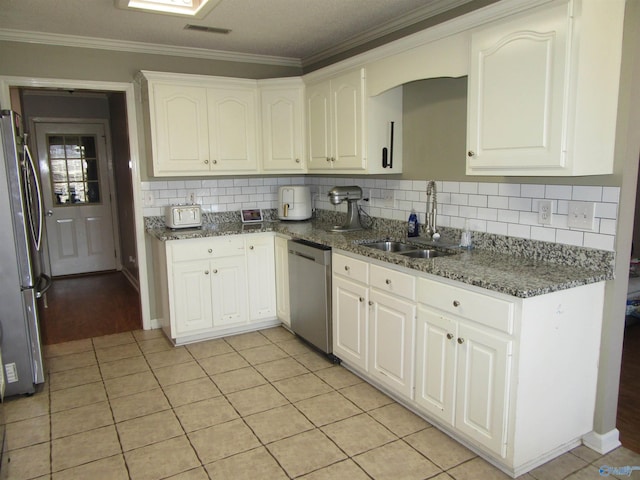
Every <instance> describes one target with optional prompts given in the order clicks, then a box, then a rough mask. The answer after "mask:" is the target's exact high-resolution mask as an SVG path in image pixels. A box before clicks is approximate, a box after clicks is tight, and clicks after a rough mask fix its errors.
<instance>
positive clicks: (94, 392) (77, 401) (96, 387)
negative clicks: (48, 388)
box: [50, 382, 107, 413]
mask: <svg viewBox="0 0 640 480" xmlns="http://www.w3.org/2000/svg"><path fill="white" fill-rule="evenodd" d="M50 395H51V412H52V413H54V412H61V411H62V410H69V409H70V408H76V407H81V406H83V405H89V404H92V403H98V402H103V401H105V400H106V399H107V394H106V393H105V391H104V386H103V384H102V382H96V383H88V384H86V385H80V386H78V387H72V388H65V389H64V390H57V391H55V392H51V394H50Z"/></svg>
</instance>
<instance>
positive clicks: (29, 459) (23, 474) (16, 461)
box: [2, 442, 51, 480]
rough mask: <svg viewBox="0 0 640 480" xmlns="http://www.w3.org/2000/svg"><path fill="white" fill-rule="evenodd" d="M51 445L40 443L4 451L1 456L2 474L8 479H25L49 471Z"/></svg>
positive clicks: (47, 473) (45, 474) (43, 474)
mask: <svg viewBox="0 0 640 480" xmlns="http://www.w3.org/2000/svg"><path fill="white" fill-rule="evenodd" d="M50 451H51V446H50V445H49V443H48V442H47V443H41V444H39V445H33V446H31V447H25V448H20V449H18V450H13V451H12V452H10V453H6V454H5V455H3V457H2V476H3V478H7V479H10V480H27V479H32V478H38V477H40V476H46V477H45V478H48V475H49V473H51V454H50Z"/></svg>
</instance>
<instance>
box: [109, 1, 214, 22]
mask: <svg viewBox="0 0 640 480" xmlns="http://www.w3.org/2000/svg"><path fill="white" fill-rule="evenodd" d="M220 1H221V0H115V4H116V7H118V8H123V9H128V10H138V11H144V12H151V13H161V14H165V15H177V16H181V17H193V18H204V17H206V16H207V15H208V14H209V12H211V10H212V9H213V7H215V6H216V5H218V3H220Z"/></svg>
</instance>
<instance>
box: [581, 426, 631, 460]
mask: <svg viewBox="0 0 640 480" xmlns="http://www.w3.org/2000/svg"><path fill="white" fill-rule="evenodd" d="M582 443H584V445H585V446H587V447H589V448H590V449H591V450H595V451H596V452H598V453H599V454H601V455H604V454H605V453H609V452H610V451H611V450H614V449H616V448H618V447H619V446H620V445H622V444H621V443H620V432H619V431H618V429H617V428H614V429H613V430H611V431H609V432H607V433H596V432H589V433H587V434H586V435H585V436H584V437H582Z"/></svg>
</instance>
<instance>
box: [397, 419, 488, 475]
mask: <svg viewBox="0 0 640 480" xmlns="http://www.w3.org/2000/svg"><path fill="white" fill-rule="evenodd" d="M405 441H406V442H407V443H408V444H409V445H411V446H412V447H413V448H415V449H416V450H418V451H419V452H420V453H422V454H423V455H424V456H425V457H427V458H428V459H429V460H431V461H432V462H433V463H435V464H436V465H438V466H439V467H440V468H441V469H443V470H449V469H450V468H453V467H455V466H456V465H460V464H461V463H463V462H466V461H468V460H470V459H472V458H474V457H475V456H476V454H475V453H473V452H472V451H471V450H469V449H467V448H466V447H464V446H463V445H461V444H459V443H458V442H456V441H455V440H454V439H452V438H451V437H450V436H448V435H446V434H444V433H442V432H441V431H440V430H438V429H437V428H427V429H425V430H421V431H419V432H417V433H414V434H412V435H409V436H408V437H406V438H405Z"/></svg>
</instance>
